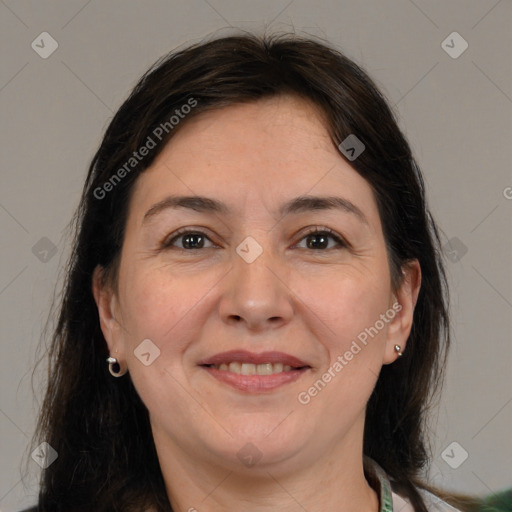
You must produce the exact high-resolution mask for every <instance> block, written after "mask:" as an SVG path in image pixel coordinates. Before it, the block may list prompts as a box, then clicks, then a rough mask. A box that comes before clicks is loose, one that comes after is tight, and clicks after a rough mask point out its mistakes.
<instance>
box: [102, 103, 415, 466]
mask: <svg viewBox="0 0 512 512" xmlns="http://www.w3.org/2000/svg"><path fill="white" fill-rule="evenodd" d="M184 198H188V199H184ZM194 198H195V199H194ZM299 198H302V200H301V201H300V200H299ZM313 198H318V199H315V200H314V199H313ZM327 198H330V199H329V200H327ZM327 230H329V231H332V233H327V232H326V231H327ZM185 232H192V233H188V234H187V233H185ZM315 232H316V234H315ZM338 240H339V241H338ZM418 272H419V271H418ZM418 272H417V273H416V274H415V275H416V277H413V279H412V281H410V280H409V281H407V280H406V281H405V284H404V285H403V287H402V288H401V289H400V290H399V291H398V293H397V294H396V297H397V299H398V302H396V301H395V299H394V296H393V293H392V290H391V283H390V272H389V267H388V259H387V254H386V248H385V241H384V237H383V233H382V226H381V222H380V219H379V214H378V210H377V205H376V202H375V199H374V196H373V194H372V190H371V188H370V186H369V184H368V183H367V182H366V181H365V180H364V179H363V178H362V177H361V176H360V175H359V174H358V173H357V172H356V171H355V170H354V169H352V168H351V166H350V165H349V163H348V162H347V161H346V160H345V159H344V158H343V157H342V156H341V155H340V153H339V152H338V150H337V149H336V148H335V147H334V145H333V144H332V142H331V140H330V138H329V136H328V133H327V131H326V129H325V127H324V124H323V123H322V121H321V118H320V116H319V115H318V113H317V111H316V110H315V108H314V107H313V106H311V105H310V104H308V103H306V102H304V101H303V100H299V99H297V98H293V97H288V96H281V97H277V98H272V99H265V100H261V101H258V102H254V103H249V104H244V105H235V106H231V107H228V108H225V109H221V110H218V111H213V112H209V113H206V114H201V115H199V116H198V117H196V118H195V119H192V120H190V121H188V122H187V124H186V125H184V126H183V127H182V129H180V131H179V132H178V133H177V134H176V136H175V137H174V138H173V139H172V140H171V141H170V143H169V144H168V145H167V146H166V148H165V149H164V150H163V152H162V153H161V154H160V155H159V156H158V158H157V159H156V160H155V162H154V164H153V165H152V166H151V167H150V168H149V169H148V170H147V171H146V172H144V173H143V174H142V175H141V176H140V177H139V178H138V180H137V182H136V184H135V189H134V193H133V196H132V199H131V203H130V210H129V216H128V220H127V226H126V233H125V240H124V245H123V248H122V256H121V261H120V266H119V280H118V289H117V293H112V294H111V292H110V290H108V289H107V288H100V286H99V284H98V283H99V280H98V279H97V275H95V285H94V291H95V297H96V300H97V302H98V305H99V311H100V317H101V325H102V329H103V332H104V334H105V338H106V340H107V343H108V345H109V349H110V353H111V355H112V356H114V357H117V358H118V360H121V361H123V362H126V363H127V365H128V370H129V374H130V376H131V379H132V380H133V382H134V385H135V387H136V389H137V391H138V393H139V395H140V397H141V399H142V400H143V402H144V403H145V405H146V406H147V408H148V410H149V413H150V418H151V424H152V429H153V435H154V438H155V443H156V446H157V450H158V452H159V456H160V457H161V458H162V457H163V454H164V453H165V454H166V455H169V456H170V455H172V457H173V459H180V457H181V459H182V460H185V459H187V458H188V459H190V460H195V461H196V462H197V461H204V462H207V463H211V464H214V465H217V466H223V467H228V468H232V469H234V468H238V469H243V467H244V465H245V466H246V467H248V468H249V467H251V466H253V465H254V464H255V463H257V466H260V467H262V468H268V467H270V466H271V465H272V466H273V467H277V466H278V465H281V466H282V467H283V468H292V467H295V465H296V464H308V463H309V464H311V463H312V461H314V460H315V459H317V458H319V457H322V456H323V455H325V454H329V453H336V452H338V451H339V452H341V451H343V450H345V451H347V450H354V451H355V452H357V454H358V456H359V457H360V453H361V442H362V441H361V440H362V432H363V425H364V413H365V405H366V402H367V400H368V398H369V396H370V394H371V392H372V389H373V387H374V385H375V382H376V380H377V377H378V374H379V371H380V369H381V366H382V365H383V364H388V363H391V362H393V361H394V360H395V359H396V357H397V355H396V352H395V351H394V348H393V347H394V345H395V344H399V345H401V347H402V350H404V349H405V342H406V339H407V336H408V334H409V331H410V326H411V319H412V308H413V307H414V303H415V300H416V296H417V291H418V289H419V274H418ZM408 283H412V285H410V284H408ZM398 303H400V305H398ZM393 305H394V307H393ZM148 340H149V341H148ZM125 378H127V377H125Z"/></svg>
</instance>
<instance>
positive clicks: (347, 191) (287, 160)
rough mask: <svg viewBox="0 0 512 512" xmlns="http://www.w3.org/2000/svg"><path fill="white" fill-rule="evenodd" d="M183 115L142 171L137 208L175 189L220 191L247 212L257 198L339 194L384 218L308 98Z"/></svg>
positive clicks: (272, 200) (271, 202) (272, 203)
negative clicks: (175, 131) (149, 163)
mask: <svg viewBox="0 0 512 512" xmlns="http://www.w3.org/2000/svg"><path fill="white" fill-rule="evenodd" d="M185 121H186V122H185V124H184V125H183V126H182V127H180V130H179V131H178V132H177V133H176V135H174V136H173V138H172V139H171V140H170V141H169V142H168V144H167V145H166V147H165V148H164V149H163V150H162V152H161V153H160V154H159V155H158V157H157V158H156V159H155V161H154V162H153V164H152V166H151V167H150V168H148V169H147V170H146V171H145V172H144V173H143V174H142V175H141V176H140V177H139V178H138V180H137V182H136V185H135V187H136V190H135V192H134V199H136V201H135V204H134V205H133V206H134V207H136V208H139V207H140V208H141V209H142V208H146V209H147V208H149V207H151V206H152V204H154V203H155V202H157V201H161V200H163V199H164V198H165V196H167V195H169V194H171V193H172V194H181V195H183V194H186V195H187V196H191V195H200V196H208V197H212V196H214V197H215V198H217V199H219V200H221V201H223V202H225V203H226V204H227V205H228V206H229V207H230V208H231V210H232V212H233V213H234V214H235V215H243V214H244V211H247V209H248V208H249V207H250V206H251V205H254V203H255V202H256V201H263V202H264V203H265V204H266V206H267V209H268V211H273V210H275V211H277V207H276V204H277V203H283V202H285V201H287V200H290V199H291V198H293V197H297V196H301V195H333V193H336V194H337V195H340V194H341V195H343V197H345V198H346V199H348V200H350V201H351V202H353V203H354V204H357V205H358V206H359V207H360V209H361V210H365V212H366V215H367V216H369V217H372V216H375V215H377V217H378V213H377V209H376V204H375V200H374V196H373V192H372V190H371V187H370V186H369V184H368V183H367V182H366V180H365V179H364V178H362V177H361V176H360V175H359V174H358V173H357V172H356V171H355V170H354V169H353V168H352V167H351V166H350V164H349V163H348V162H347V161H346V160H345V159H344V158H343V157H342V156H341V154H340V153H339V151H338V150H337V148H336V147H335V145H334V143H333V142H332V140H331V138H330V136H329V133H328V131H327V128H326V123H325V120H324V116H323V114H322V112H321V111H320V110H319V109H318V108H317V107H316V106H315V105H313V104H312V103H310V102H308V101H307V100H304V99H302V98H298V97H295V96H277V97H272V98H265V99H263V100H259V101H255V102H250V103H244V104H235V105H232V106H228V107H224V108H222V109H218V110H213V111H209V112H203V113H201V114H199V115H197V116H196V117H194V118H192V119H190V120H185Z"/></svg>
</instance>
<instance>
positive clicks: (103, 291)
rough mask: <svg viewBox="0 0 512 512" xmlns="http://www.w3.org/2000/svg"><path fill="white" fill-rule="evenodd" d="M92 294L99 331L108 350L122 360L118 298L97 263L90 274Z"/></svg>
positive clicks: (102, 269)
mask: <svg viewBox="0 0 512 512" xmlns="http://www.w3.org/2000/svg"><path fill="white" fill-rule="evenodd" d="M92 294H93V296H94V300H95V302H96V306H97V308H98V315H99V319H100V326H101V331H102V332H103V336H104V338H105V341H106V342H107V345H108V348H109V352H110V354H111V355H112V356H114V357H116V358H117V359H118V360H124V359H125V358H124V343H123V342H122V325H121V323H120V321H119V320H120V318H119V316H118V313H117V310H118V299H117V296H116V293H115V291H114V290H113V289H112V286H111V285H110V284H109V283H107V280H106V279H105V271H104V268H103V267H102V266H100V265H98V266H97V267H96V268H95V269H94V272H93V275H92Z"/></svg>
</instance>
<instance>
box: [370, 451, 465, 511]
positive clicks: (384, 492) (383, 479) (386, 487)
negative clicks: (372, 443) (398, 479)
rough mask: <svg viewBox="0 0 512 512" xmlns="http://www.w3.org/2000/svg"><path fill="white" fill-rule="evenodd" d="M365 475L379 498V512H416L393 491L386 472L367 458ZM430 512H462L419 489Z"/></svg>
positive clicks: (406, 500) (405, 499) (405, 500)
mask: <svg viewBox="0 0 512 512" xmlns="http://www.w3.org/2000/svg"><path fill="white" fill-rule="evenodd" d="M364 461H365V473H367V475H366V476H367V478H368V479H369V481H370V484H371V485H372V487H373V488H374V490H375V492H376V493H377V495H378V497H379V503H380V509H379V512H415V511H414V508H413V506H412V504H411V503H410V501H409V500H408V499H407V498H403V497H402V496H400V495H399V494H397V493H396V492H394V491H393V486H392V483H391V481H390V479H389V477H388V475H387V474H386V472H385V471H384V470H383V469H382V468H381V467H380V466H379V465H378V464H377V463H376V462H375V461H374V460H372V459H370V458H368V457H365V458H364ZM418 492H419V493H420V495H421V497H422V498H423V501H424V502H425V505H426V507H427V510H428V511H429V512H460V510H458V509H456V508H454V507H452V506H451V505H450V504H448V503H446V502H445V501H443V500H442V499H441V498H438V497H437V496H436V495H434V494H432V493H431V492H428V491H426V490H424V489H418Z"/></svg>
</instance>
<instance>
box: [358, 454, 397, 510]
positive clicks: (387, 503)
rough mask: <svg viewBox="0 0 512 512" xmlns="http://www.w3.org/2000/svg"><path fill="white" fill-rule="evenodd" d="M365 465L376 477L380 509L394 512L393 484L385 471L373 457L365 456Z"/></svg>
mask: <svg viewBox="0 0 512 512" xmlns="http://www.w3.org/2000/svg"><path fill="white" fill-rule="evenodd" d="M364 460H365V465H366V466H367V467H368V469H369V471H371V473H372V475H373V476H374V477H375V480H376V483H377V489H376V490H377V491H378V493H379V501H380V509H379V512H393V495H392V491H391V484H390V482H389V478H388V476H387V475H386V473H385V471H384V470H383V469H382V468H381V467H380V466H379V465H378V464H377V463H376V462H375V461H374V460H372V459H370V458H369V457H365V458H364Z"/></svg>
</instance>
